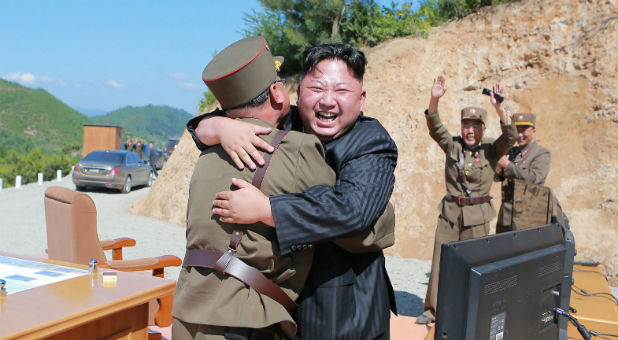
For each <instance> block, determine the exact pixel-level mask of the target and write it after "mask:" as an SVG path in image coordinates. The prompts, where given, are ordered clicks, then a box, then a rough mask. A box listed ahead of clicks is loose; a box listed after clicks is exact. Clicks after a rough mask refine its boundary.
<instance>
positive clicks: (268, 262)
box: [172, 36, 335, 339]
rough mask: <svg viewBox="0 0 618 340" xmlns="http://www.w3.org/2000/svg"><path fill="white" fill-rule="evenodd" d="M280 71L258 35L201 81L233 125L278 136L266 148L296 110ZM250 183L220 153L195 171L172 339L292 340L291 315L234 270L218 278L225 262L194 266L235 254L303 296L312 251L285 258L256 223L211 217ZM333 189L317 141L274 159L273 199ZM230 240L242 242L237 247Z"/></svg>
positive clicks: (292, 295)
mask: <svg viewBox="0 0 618 340" xmlns="http://www.w3.org/2000/svg"><path fill="white" fill-rule="evenodd" d="M280 63H281V59H278V58H277V59H276V58H273V56H272V55H271V54H270V51H269V49H268V45H267V43H266V40H265V39H264V38H263V37H259V36H258V37H252V38H246V39H243V40H240V41H238V42H236V43H234V44H232V45H230V46H229V47H227V48H226V49H224V50H223V51H221V53H219V54H218V55H217V56H215V57H214V58H213V60H212V61H211V62H210V63H209V64H208V65H207V66H206V68H205V69H204V72H203V74H202V78H203V80H204V82H205V83H206V85H207V86H208V88H209V89H210V90H211V91H212V93H213V94H214V95H215V97H216V98H217V100H218V101H219V102H220V104H221V105H222V107H223V108H224V111H225V114H226V115H227V116H228V117H234V118H240V119H242V120H244V121H247V122H250V123H253V124H258V125H260V126H263V127H269V128H272V132H271V133H270V134H268V135H266V136H264V139H265V140H266V141H267V142H271V141H272V139H273V138H274V136H276V134H277V132H278V131H279V130H277V129H276V128H275V126H278V125H279V124H280V123H281V121H282V119H285V117H286V115H287V113H288V111H289V109H290V101H289V95H288V92H287V90H286V88H285V86H284V84H283V83H282V82H281V81H280V79H279V78H278V77H277V67H278V65H280ZM217 110H218V109H217ZM219 111H221V110H219ZM253 176H254V172H253V171H251V170H249V169H245V170H239V169H237V168H236V167H235V166H234V164H233V162H232V160H231V159H230V157H229V156H228V155H227V154H226V153H225V151H224V150H223V148H222V147H221V146H219V145H215V146H212V147H209V148H207V149H205V150H204V151H203V152H202V154H201V155H200V157H199V159H198V161H197V163H196V166H195V169H194V172H193V175H192V177H191V183H190V188H189V202H188V207H187V233H186V237H187V254H186V256H185V262H184V264H183V266H184V267H183V269H182V271H181V273H180V276H179V279H178V285H177V288H176V293H175V296H174V307H173V311H172V315H173V317H174V321H173V326H172V334H173V338H175V339H187V338H193V339H204V338H207V339H223V338H224V337H234V336H237V337H238V336H240V337H247V338H266V339H275V338H279V337H285V338H293V337H294V336H295V333H296V323H295V321H294V320H293V318H292V316H291V315H290V313H291V311H290V310H289V309H286V308H285V307H284V305H282V304H281V303H280V302H279V301H276V300H275V299H273V297H272V296H270V295H268V294H262V293H260V292H259V289H256V287H254V286H252V282H251V281H242V280H241V279H239V278H237V277H234V276H231V275H229V274H228V272H227V271H228V269H229V270H231V268H229V267H225V266H223V270H221V268H220V267H221V266H219V267H217V266H215V265H214V264H215V263H216V264H217V265H220V264H221V263H222V261H219V260H218V261H211V262H213V263H210V264H211V265H213V266H211V267H214V268H210V267H208V266H203V267H202V266H199V265H195V266H192V265H191V263H193V262H191V260H190V259H192V258H191V256H192V254H198V255H199V254H209V253H207V252H202V250H207V251H209V252H211V251H214V252H215V254H219V255H220V254H226V253H227V252H226V251H227V250H228V247H231V248H233V251H230V255H232V257H234V258H235V259H239V260H241V261H242V262H243V263H244V264H246V265H248V266H250V267H252V268H255V269H257V270H258V271H259V272H261V273H262V274H264V276H265V277H267V280H270V283H273V282H274V283H275V284H276V285H278V286H279V287H280V289H281V291H282V292H283V293H284V294H285V295H287V296H288V297H289V299H291V300H294V299H296V298H297V297H298V294H299V292H300V290H301V289H302V287H303V285H304V282H305V279H306V278H307V275H308V273H309V269H310V267H311V261H312V252H313V249H312V248H309V247H307V249H303V250H300V251H296V252H295V253H294V254H293V255H286V256H282V255H281V254H280V251H279V249H278V247H276V245H275V244H273V243H272V242H273V240H275V239H276V234H275V229H274V228H272V227H270V226H267V225H265V224H264V223H254V224H252V225H250V226H247V227H248V228H247V229H244V228H240V227H239V226H238V225H231V224H228V223H223V222H221V221H220V220H219V219H218V218H216V217H214V216H213V215H212V213H211V204H212V202H213V200H214V199H215V193H217V192H219V191H223V190H227V189H229V186H230V183H231V182H232V178H238V179H244V180H247V181H249V182H251V180H252V178H253ZM334 183H335V174H334V172H333V170H332V169H331V168H330V167H329V166H328V165H327V164H326V163H325V162H324V148H323V146H322V144H321V143H320V141H319V140H318V139H317V138H316V137H315V136H313V135H309V134H304V133H299V132H294V131H290V132H288V133H287V135H285V136H284V137H283V139H282V140H281V142H280V143H279V145H278V149H277V150H276V152H274V153H273V154H272V159H271V160H270V164H269V165H268V169H267V172H266V173H265V176H264V178H263V181H262V186H261V189H262V190H263V192H264V193H265V194H266V195H275V194H282V193H288V192H297V191H302V190H304V189H305V188H308V187H311V186H314V185H328V186H330V185H334ZM239 230H240V231H241V232H240V233H237V232H238V231H239ZM232 234H234V235H239V234H240V241H239V242H238V243H235V245H234V246H233V247H232V243H233V242H232V238H231V237H232ZM196 250H197V252H196ZM198 252H199V253H198ZM219 255H217V256H219ZM221 258H224V257H223V256H222V255H221ZM235 259H232V260H235ZM195 261H197V262H196V263H198V264H200V263H199V261H207V259H206V255H204V256H202V255H199V256H197V258H196V259H195ZM232 262H233V261H232ZM241 265H242V263H241ZM215 268H217V269H215ZM222 271H223V272H222ZM259 272H258V273H259ZM265 282H267V281H265ZM274 289H275V290H277V288H276V287H275V288H274Z"/></svg>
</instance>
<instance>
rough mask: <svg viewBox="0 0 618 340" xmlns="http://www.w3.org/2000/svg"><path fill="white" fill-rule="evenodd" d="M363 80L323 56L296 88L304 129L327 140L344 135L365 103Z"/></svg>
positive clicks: (341, 63) (335, 61) (343, 64)
mask: <svg viewBox="0 0 618 340" xmlns="http://www.w3.org/2000/svg"><path fill="white" fill-rule="evenodd" d="M365 96H366V93H365V91H363V83H362V81H360V80H359V79H357V78H355V77H354V73H353V72H352V70H350V68H349V67H348V65H347V64H346V63H345V62H344V61H342V60H339V59H325V60H322V61H320V62H319V63H318V64H317V65H316V67H315V68H314V69H313V70H312V71H311V72H309V73H307V74H306V75H305V77H304V78H303V79H302V81H301V83H300V86H299V88H298V102H297V104H298V110H299V113H300V117H301V119H302V121H303V124H304V126H305V132H307V133H312V134H314V135H316V136H317V137H318V138H319V139H320V141H322V142H328V141H331V140H333V139H336V138H338V137H339V136H341V135H342V134H344V133H345V132H346V131H347V130H348V129H349V128H350V127H351V126H352V124H354V122H355V121H356V118H358V116H359V114H360V112H361V111H362V110H363V106H364V105H365Z"/></svg>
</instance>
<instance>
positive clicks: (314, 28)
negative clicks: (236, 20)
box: [244, 0, 347, 75]
mask: <svg viewBox="0 0 618 340" xmlns="http://www.w3.org/2000/svg"><path fill="white" fill-rule="evenodd" d="M260 3H261V4H262V7H263V8H264V13H257V12H256V11H253V12H252V13H251V14H247V13H245V19H244V20H245V22H246V23H247V25H248V28H247V29H246V30H245V32H244V33H245V35H246V36H253V35H263V36H264V37H266V40H267V41H268V43H269V45H270V48H271V52H272V53H273V55H281V56H284V57H285V62H284V63H283V66H282V69H281V73H282V74H284V75H290V74H295V73H297V72H298V70H300V53H301V52H302V51H303V50H305V49H306V48H307V47H309V46H313V45H318V44H323V43H327V42H336V41H341V32H340V31H341V30H340V26H341V22H342V20H343V18H344V16H345V14H346V7H347V3H346V1H345V0H304V1H303V0H260Z"/></svg>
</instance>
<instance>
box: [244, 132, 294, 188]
mask: <svg viewBox="0 0 618 340" xmlns="http://www.w3.org/2000/svg"><path fill="white" fill-rule="evenodd" d="M287 134H288V132H287V131H285V130H279V131H277V133H276V134H275V136H274V137H273V139H272V140H271V141H270V145H272V146H273V147H274V148H275V150H274V151H273V152H272V153H268V152H267V153H265V154H264V165H263V166H261V167H259V168H258V169H257V170H256V171H255V174H254V175H253V182H252V183H251V184H253V185H254V186H255V187H257V188H258V189H260V188H261V187H262V181H263V180H264V176H265V175H266V169H267V168H268V165H269V164H270V159H271V158H272V156H273V153H275V151H277V149H278V148H279V143H281V141H282V140H283V137H285V135H287Z"/></svg>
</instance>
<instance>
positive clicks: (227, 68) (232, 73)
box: [202, 36, 283, 109]
mask: <svg viewBox="0 0 618 340" xmlns="http://www.w3.org/2000/svg"><path fill="white" fill-rule="evenodd" d="M282 62H283V58H282V57H273V56H272V54H271V53H270V48H269V47H268V44H267V43H266V39H265V38H264V37H262V36H255V37H251V38H245V39H242V40H239V41H237V42H235V43H233V44H232V45H230V46H228V47H226V48H225V49H224V50H223V51H221V52H220V53H219V54H217V55H216V56H215V57H214V58H213V59H212V60H211V61H210V63H208V65H206V68H204V72H202V80H203V81H204V83H206V86H208V89H210V91H211V92H212V94H214V95H215V98H217V100H218V101H219V103H221V106H222V107H223V108H224V109H226V108H227V109H229V108H233V107H236V106H239V105H243V104H246V103H247V102H249V101H250V100H251V99H253V98H255V97H257V96H258V95H259V94H261V93H262V92H264V91H265V90H266V89H268V87H269V86H270V84H272V83H273V82H274V81H275V79H276V77H277V71H278V70H279V66H280V65H281V63H282Z"/></svg>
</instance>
